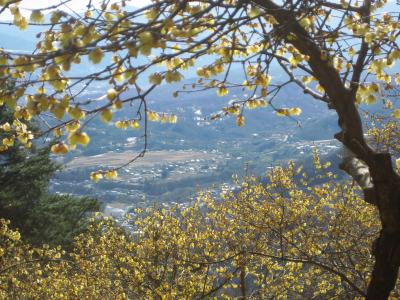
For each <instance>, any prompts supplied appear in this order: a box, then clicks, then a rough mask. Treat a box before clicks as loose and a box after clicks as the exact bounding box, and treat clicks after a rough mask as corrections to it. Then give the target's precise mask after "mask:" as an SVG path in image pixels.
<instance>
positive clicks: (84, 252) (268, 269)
mask: <svg viewBox="0 0 400 300" xmlns="http://www.w3.org/2000/svg"><path fill="white" fill-rule="evenodd" d="M315 161H316V173H317V177H320V178H323V179H324V181H325V183H324V184H321V185H314V184H313V182H314V180H315V178H314V179H313V178H310V177H308V176H307V174H305V173H304V171H303V170H302V168H301V167H299V166H296V165H295V164H293V163H290V164H289V165H288V166H286V167H284V168H283V167H278V168H275V169H273V170H272V171H270V172H269V173H268V174H267V183H260V182H259V181H258V180H257V179H256V178H245V179H244V181H243V182H242V183H241V189H240V191H238V192H235V193H232V192H228V193H225V194H224V195H222V199H220V200H216V199H213V198H212V197H211V196H210V195H207V194H201V195H199V197H198V201H197V202H196V203H195V204H193V205H191V206H190V207H187V208H178V207H176V208H170V209H158V208H149V209H147V210H145V211H136V214H137V215H136V216H135V217H133V218H132V219H131V220H130V223H131V224H132V225H133V229H130V231H129V232H124V231H122V230H121V229H120V228H119V227H118V226H116V225H115V223H114V222H113V221H112V220H110V219H102V218H96V219H93V220H92V224H91V225H90V227H89V232H88V233H85V234H82V235H80V236H79V237H78V238H77V239H76V242H75V249H74V250H73V251H72V252H69V253H65V252H63V251H61V250H60V249H50V248H48V247H46V248H36V249H35V248H31V247H29V246H25V245H24V244H23V243H22V242H21V241H19V234H18V232H16V231H12V230H10V229H9V228H8V227H7V224H6V223H5V222H4V221H2V223H1V224H2V225H1V231H0V233H1V239H2V243H1V245H2V248H1V252H0V253H1V256H0V261H1V264H0V265H1V266H2V267H0V293H1V292H2V293H3V296H6V295H7V296H8V297H11V298H19V299H22V298H40V299H50V298H51V299H54V298H57V299H63V298H65V299H71V298H72V299H74V298H77V299H82V298H89V299H97V298H111V299H201V298H210V297H218V298H224V297H225V298H230V297H243V298H248V299H256V298H257V299H259V298H262V299H265V298H271V297H272V298H282V299H284V298H290V299H293V298H303V299H304V298H319V299H326V298H339V299H349V298H354V297H361V296H365V290H366V286H367V284H368V280H369V277H370V274H371V267H372V261H371V259H370V256H371V250H370V247H369V245H370V243H371V242H372V240H373V238H374V236H375V235H376V233H377V231H378V230H379V227H378V226H377V215H376V213H375V212H374V209H373V207H372V206H366V205H365V204H364V203H363V201H362V199H361V198H360V191H359V189H358V188H357V187H356V186H354V185H352V184H351V182H336V180H335V179H334V176H333V175H332V174H331V173H329V172H327V171H326V170H325V169H326V168H327V166H328V165H327V164H325V165H321V163H320V162H319V159H318V157H316V160H315ZM393 296H394V297H398V296H400V294H399V290H395V291H394V292H393Z"/></svg>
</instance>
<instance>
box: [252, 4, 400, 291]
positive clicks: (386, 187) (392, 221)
mask: <svg viewBox="0 0 400 300" xmlns="http://www.w3.org/2000/svg"><path fill="white" fill-rule="evenodd" d="M252 2H253V3H254V4H256V5H258V6H260V7H262V8H263V9H264V10H265V12H266V13H268V14H270V15H272V16H274V17H275V19H276V20H277V21H278V23H279V25H278V26H282V27H284V28H285V31H286V32H287V33H291V34H292V36H295V37H296V38H294V39H293V38H291V39H290V41H289V40H288V41H287V42H288V43H291V44H292V45H293V46H294V47H296V48H297V50H299V51H300V52H301V53H302V54H303V55H308V56H309V58H310V59H309V66H310V67H311V69H312V71H313V73H314V76H315V77H316V78H317V79H318V81H319V83H320V84H321V86H322V87H323V88H324V89H325V91H326V94H327V95H328V97H329V101H330V105H331V106H332V107H333V109H334V110H335V111H336V112H337V115H338V118H339V125H340V127H341V129H342V131H341V132H340V133H337V134H336V135H335V138H336V139H338V140H339V141H340V142H341V143H342V144H343V145H344V146H345V147H347V148H348V149H350V150H351V151H352V152H353V153H354V154H355V156H356V157H357V158H358V159H359V160H361V161H363V162H364V163H365V164H366V165H367V166H368V168H369V172H370V176H371V179H372V185H373V186H372V187H369V189H368V190H364V194H365V200H366V201H367V202H368V203H373V204H374V205H376V207H377V209H378V211H379V215H380V221H381V225H382V230H381V233H380V236H379V238H377V240H376V241H375V243H374V245H373V254H374V256H375V264H374V268H373V272H372V276H371V280H370V283H369V286H368V291H367V299H387V298H388V296H389V294H390V292H391V290H392V289H393V288H394V286H395V284H396V280H397V276H398V269H399V265H400V177H399V176H398V175H397V174H396V172H395V171H394V169H393V165H392V161H391V156H390V154H389V153H377V152H375V151H374V150H373V149H371V148H370V147H369V146H368V144H367V143H366V141H365V139H364V131H363V126H362V122H361V118H360V115H359V112H358V109H357V107H356V104H355V96H356V92H357V88H358V82H359V80H360V76H361V73H362V71H363V69H364V67H365V65H364V63H365V56H366V54H367V52H368V45H367V44H366V43H363V44H362V46H361V49H360V53H359V57H358V60H357V62H356V64H355V66H354V73H353V78H352V80H351V82H352V83H351V85H350V87H349V88H347V87H346V86H345V85H344V82H343V81H342V79H341V77H340V75H339V73H338V72H337V71H336V70H335V69H334V68H333V67H332V66H331V65H330V64H329V63H328V62H327V61H326V60H324V59H323V58H322V57H323V56H322V55H321V54H322V49H320V47H319V46H318V45H317V44H316V42H315V41H313V40H312V38H311V37H310V35H309V34H308V33H307V31H306V30H304V28H303V27H301V26H300V25H299V23H298V22H297V21H296V17H295V15H294V13H293V12H291V11H289V10H286V9H283V8H282V7H280V6H279V5H277V4H276V3H274V2H273V1H270V0H253V1H252ZM370 5H371V1H369V0H365V1H364V4H363V6H362V7H360V8H359V11H360V13H361V14H362V15H363V16H364V17H365V18H369V17H368V16H369V11H370V9H369V8H370Z"/></svg>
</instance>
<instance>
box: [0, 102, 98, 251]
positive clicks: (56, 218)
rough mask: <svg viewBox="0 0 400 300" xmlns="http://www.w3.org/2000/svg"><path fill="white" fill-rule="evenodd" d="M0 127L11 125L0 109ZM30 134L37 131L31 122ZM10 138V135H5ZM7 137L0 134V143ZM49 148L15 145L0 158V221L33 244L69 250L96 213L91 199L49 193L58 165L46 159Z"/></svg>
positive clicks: (4, 111)
mask: <svg viewBox="0 0 400 300" xmlns="http://www.w3.org/2000/svg"><path fill="white" fill-rule="evenodd" d="M0 121H1V122H0V123H5V122H7V121H9V122H12V115H11V112H10V110H9V109H7V108H5V107H2V108H0ZM30 126H31V127H32V128H31V130H33V131H35V130H36V129H37V127H36V126H35V123H34V122H31V124H30ZM9 134H12V133H9ZM5 137H7V133H3V134H0V139H3V138H5ZM50 146H51V144H45V145H44V146H43V147H39V146H38V145H35V146H33V147H32V148H31V149H29V150H28V149H25V148H24V147H23V146H22V145H20V144H19V143H15V145H13V146H12V147H10V148H9V149H8V150H7V151H5V152H2V153H1V154H0V185H1V189H0V218H5V219H9V220H11V224H12V226H14V227H17V228H19V230H20V231H21V234H22V236H23V237H24V238H25V239H26V240H27V241H29V242H31V243H33V244H42V243H46V244H51V245H62V246H66V247H68V246H70V245H71V243H72V240H73V237H74V236H75V235H76V234H77V233H79V232H81V231H82V230H84V229H85V227H86V219H87V218H86V217H87V215H88V214H89V213H90V212H93V211H96V210H98V209H99V203H98V202H97V200H95V199H91V198H77V197H74V196H71V195H57V194H50V193H49V191H48V190H49V183H50V179H51V177H52V176H53V174H54V173H55V172H56V171H57V170H59V169H60V167H61V166H60V165H58V164H56V163H55V162H53V161H52V160H51V158H50Z"/></svg>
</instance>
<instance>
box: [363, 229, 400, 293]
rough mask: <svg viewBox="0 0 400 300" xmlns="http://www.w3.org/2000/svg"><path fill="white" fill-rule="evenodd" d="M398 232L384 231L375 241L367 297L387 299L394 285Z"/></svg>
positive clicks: (396, 274)
mask: <svg viewBox="0 0 400 300" xmlns="http://www.w3.org/2000/svg"><path fill="white" fill-rule="evenodd" d="M399 241H400V234H399V233H394V234H390V233H385V232H384V231H382V233H381V236H380V237H379V238H378V240H377V241H376V243H375V249H374V255H375V265H374V270H373V272H372V277H371V281H370V284H369V286H368V291H367V299H368V300H369V299H371V300H373V299H387V298H388V297H389V295H390V292H391V291H392V290H393V288H394V287H395V284H396V281H397V276H398V269H399V262H398V260H399V254H400V253H399V250H398V249H399V245H400V243H399Z"/></svg>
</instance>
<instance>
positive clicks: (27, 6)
mask: <svg viewBox="0 0 400 300" xmlns="http://www.w3.org/2000/svg"><path fill="white" fill-rule="evenodd" d="M60 2H63V1H60V0H22V2H21V3H20V5H19V7H20V9H21V13H22V14H24V15H25V16H29V15H30V11H29V10H31V9H39V8H46V7H49V6H53V5H56V4H59V3H60ZM88 2H89V0H71V1H70V2H68V4H67V7H65V6H64V9H65V10H66V11H68V10H69V9H72V10H74V11H78V12H79V11H84V10H85V9H86V5H87V4H88ZM102 2H103V1H101V0H92V4H96V3H102ZM112 2H120V1H111V3H112ZM126 3H127V5H131V6H135V7H142V6H145V5H148V4H150V3H151V0H127V1H126ZM10 19H12V16H11V14H10V13H9V12H4V13H2V14H1V16H0V20H10Z"/></svg>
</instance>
